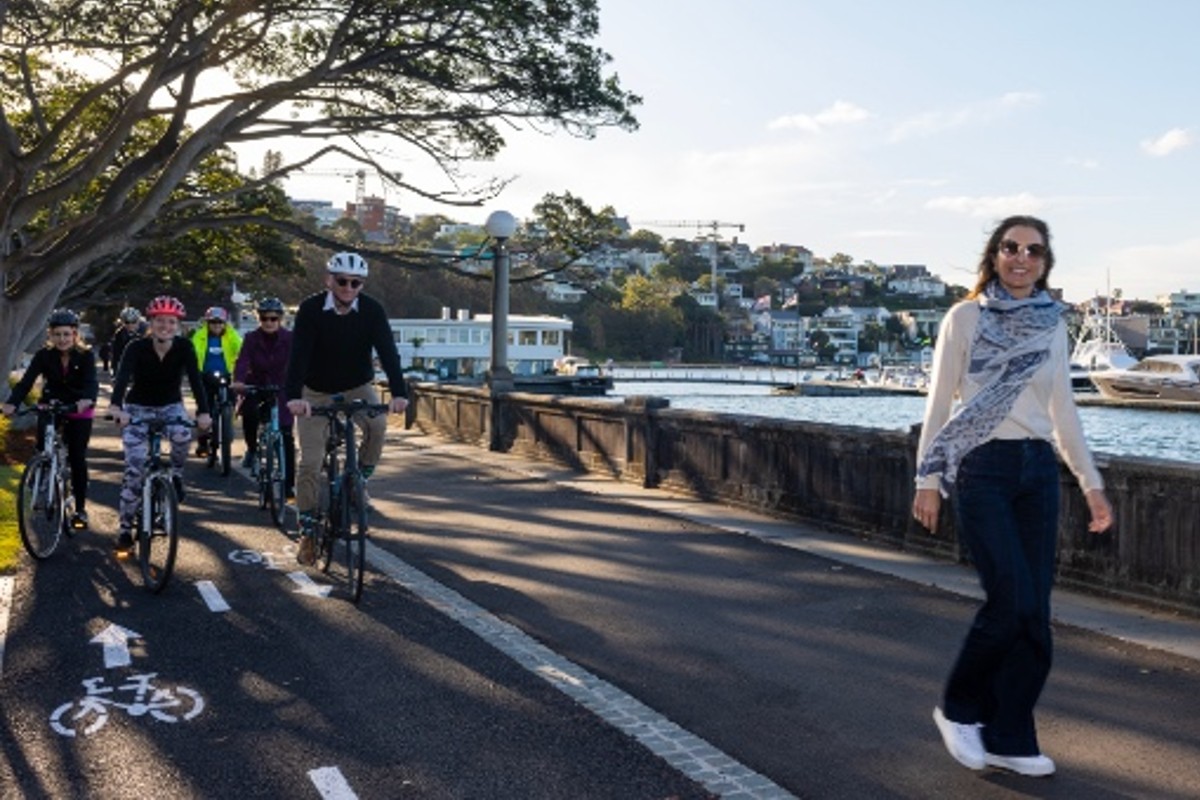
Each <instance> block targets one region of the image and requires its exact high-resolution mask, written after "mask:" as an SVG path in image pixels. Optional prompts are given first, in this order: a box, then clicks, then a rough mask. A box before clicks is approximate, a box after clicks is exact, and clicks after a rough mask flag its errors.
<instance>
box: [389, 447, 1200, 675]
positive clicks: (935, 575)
mask: <svg viewBox="0 0 1200 800" xmlns="http://www.w3.org/2000/svg"><path fill="white" fill-rule="evenodd" d="M402 437H403V441H404V442H406V443H407V444H408V445H409V446H412V447H417V448H424V449H436V450H438V451H441V452H448V453H453V454H454V455H456V456H458V457H461V458H466V459H471V460H475V461H479V462H481V463H487V464H489V465H492V466H503V467H505V468H506V469H509V470H512V471H514V472H517V473H519V474H522V475H524V476H527V477H531V478H536V479H539V480H546V481H551V482H553V483H555V484H557V485H560V486H563V487H566V488H570V489H574V490H577V491H581V492H587V493H590V494H596V495H601V496H604V497H606V498H608V499H612V500H617V501H620V502H623V503H629V504H631V505H634V506H637V507H640V508H645V509H649V510H652V511H656V512H658V513H661V514H668V515H671V516H675V517H679V518H682V519H687V520H691V521H693V522H698V523H702V524H705V525H709V526H711V527H713V528H717V529H719V530H723V531H728V532H733V533H739V534H742V535H745V536H750V537H753V538H756V539H759V540H762V541H766V542H772V543H774V544H776V545H779V546H781V547H791V548H795V549H797V550H801V551H804V552H807V553H812V554H814V555H818V556H822V557H824V558H828V559H831V560H833V561H837V562H840V563H844V564H850V565H853V566H855V567H860V568H862V569H868V570H872V571H874V572H879V573H882V574H886V575H891V576H894V577H897V578H901V579H903V580H907V581H911V582H913V583H919V584H923V585H927V586H933V587H936V588H939V589H943V590H945V591H948V592H953V593H955V594H959V595H963V596H967V597H973V598H977V599H982V598H983V592H982V590H981V589H980V588H979V584H978V582H977V580H976V577H975V573H974V571H973V570H972V569H971V568H970V567H968V566H964V565H961V564H956V563H952V562H949V561H945V560H938V559H934V558H929V557H926V556H922V555H919V554H915V553H910V552H903V551H899V550H894V549H890V548H887V547H884V546H880V545H874V544H871V543H868V542H861V541H857V540H855V539H853V538H852V537H849V536H846V535H843V534H836V533H830V532H828V531H823V530H821V529H820V528H818V527H817V526H816V525H813V524H810V523H805V522H800V521H795V520H783V519H778V518H775V517H770V516H767V515H765V514H759V513H755V512H753V511H750V510H747V509H743V508H735V507H732V506H726V505H721V504H718V503H707V502H702V501H699V500H696V499H694V498H690V497H686V496H684V495H680V494H675V493H672V492H669V491H666V490H662V489H645V488H642V487H640V486H637V485H635V484H631V483H624V482H621V481H616V480H612V479H609V478H606V477H604V476H600V475H595V474H590V473H589V474H581V473H578V472H574V471H572V470H569V469H566V468H563V467H559V466H557V465H554V464H548V463H543V462H536V461H532V460H530V459H527V458H523V457H520V456H515V455H511V454H507V453H494V452H491V451H488V450H485V449H482V448H479V447H475V446H472V445H467V444H458V443H454V442H448V441H444V440H441V439H437V438H435V437H431V436H425V435H423V434H420V433H413V432H408V433H405V434H403V435H402ZM1052 602H1053V613H1054V619H1055V621H1056V622H1057V623H1059V624H1064V625H1071V626H1074V627H1077V628H1082V629H1085V630H1090V631H1093V632H1096V633H1101V634H1104V635H1106V636H1111V637H1113V638H1116V639H1119V640H1121V641H1126V642H1130V643H1132V644H1137V645H1140V646H1143V647H1150V648H1154V649H1156V650H1162V651H1164V652H1168V653H1173V654H1175V655H1179V656H1183V657H1185V658H1190V659H1193V660H1196V661H1200V618H1196V617H1189V616H1187V615H1185V614H1182V613H1172V612H1167V611H1160V610H1155V609H1148V608H1141V607H1137V606H1134V605H1131V604H1127V603H1121V602H1116V601H1113V600H1107V599H1103V598H1099V597H1093V596H1090V595H1086V594H1083V593H1081V592H1077V591H1071V590H1068V589H1064V588H1058V589H1056V590H1055V592H1054V595H1053V601H1052Z"/></svg>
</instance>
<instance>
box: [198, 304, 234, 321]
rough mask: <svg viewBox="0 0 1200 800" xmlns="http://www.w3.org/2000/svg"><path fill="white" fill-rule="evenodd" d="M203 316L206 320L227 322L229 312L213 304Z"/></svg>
mask: <svg viewBox="0 0 1200 800" xmlns="http://www.w3.org/2000/svg"><path fill="white" fill-rule="evenodd" d="M204 318H205V319H208V320H217V321H220V322H229V312H228V311H226V310H225V309H223V308H221V307H220V306H213V307H211V308H210V309H208V311H205V312H204Z"/></svg>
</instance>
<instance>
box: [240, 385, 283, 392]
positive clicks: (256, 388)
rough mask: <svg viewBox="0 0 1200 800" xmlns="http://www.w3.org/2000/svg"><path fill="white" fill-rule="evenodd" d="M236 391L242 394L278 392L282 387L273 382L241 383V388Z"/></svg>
mask: <svg viewBox="0 0 1200 800" xmlns="http://www.w3.org/2000/svg"><path fill="white" fill-rule="evenodd" d="M238 391H240V392H241V393H243V394H279V393H280V392H281V391H283V387H282V386H279V385H277V384H274V383H263V384H253V383H243V384H242V388H241V389H239V390H238Z"/></svg>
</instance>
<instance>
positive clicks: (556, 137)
mask: <svg viewBox="0 0 1200 800" xmlns="http://www.w3.org/2000/svg"><path fill="white" fill-rule="evenodd" d="M600 19H601V34H600V38H599V40H598V44H599V45H600V46H601V47H602V48H603V49H605V50H606V51H607V52H608V53H609V54H610V55H612V57H613V63H612V64H611V65H610V66H611V69H612V70H613V71H615V72H616V73H617V74H618V75H619V76H620V78H621V82H622V84H623V86H624V87H625V88H626V89H627V90H629V91H632V92H634V93H636V94H638V95H640V96H641V97H642V98H643V100H644V102H643V104H642V105H641V106H640V107H639V108H638V110H637V112H636V114H637V117H638V119H639V121H640V123H641V124H640V128H639V129H638V130H637V131H635V132H632V133H629V132H624V131H620V130H612V129H606V130H601V131H600V132H599V134H598V135H597V136H596V137H595V138H594V139H591V140H586V139H578V138H574V137H572V136H570V135H569V134H566V133H564V132H557V133H554V134H552V135H551V134H548V133H546V132H545V131H517V132H513V133H511V134H509V135H507V137H506V138H507V139H508V147H507V148H506V149H505V151H504V152H503V153H502V154H501V155H500V156H499V157H498V158H497V159H496V160H495V161H493V162H489V163H481V164H478V165H474V166H473V168H472V173H473V174H474V175H476V176H478V177H479V179H480V180H483V179H486V178H489V177H501V178H512V179H513V180H512V183H511V184H510V185H509V186H508V187H507V188H506V190H505V191H504V193H503V194H502V195H501V196H500V197H499V198H497V199H496V200H494V201H493V202H492V203H491V204H489V205H488V206H487V207H486V208H484V209H458V208H452V207H446V206H436V205H433V204H431V203H429V202H428V201H424V200H422V199H420V198H415V197H405V196H404V195H403V194H401V195H398V196H397V195H396V194H395V193H392V194H389V195H388V201H389V203H390V204H392V205H396V206H398V207H399V208H400V211H401V213H404V214H408V215H415V214H422V213H444V214H447V215H448V216H451V217H453V218H455V219H459V220H461V221H464V222H480V223H482V221H483V219H484V218H486V216H487V213H488V212H489V211H491V210H493V209H496V208H503V209H506V210H508V211H510V212H512V213H513V214H515V215H516V216H517V217H525V216H528V215H529V214H530V213H531V211H532V209H533V206H534V205H535V204H536V203H537V202H538V201H539V200H540V199H541V198H542V197H543V196H544V195H545V194H547V193H551V192H553V193H563V192H570V193H571V194H573V195H576V196H577V197H580V198H582V199H583V200H584V201H585V202H587V203H588V204H589V205H590V206H592V207H593V208H600V207H603V206H612V207H614V208H615V209H616V211H617V212H618V213H619V214H621V215H623V216H626V217H628V218H629V219H630V221H631V222H632V223H633V224H634V226H635V227H647V228H650V229H651V230H654V231H655V232H656V233H659V234H661V235H664V236H668V237H674V236H682V237H685V238H691V236H693V235H694V234H695V233H697V232H700V233H707V232H709V231H710V230H711V228H708V227H706V228H704V229H701V230H699V231H697V228H696V227H695V226H694V225H688V226H684V227H654V226H651V225H639V224H638V223H639V222H650V221H676V220H677V221H687V222H691V221H703V222H706V223H707V222H720V223H731V224H737V225H744V226H745V229H744V231H743V232H739V231H738V230H737V228H734V227H726V226H720V227H719V228H718V230H719V232H720V233H721V235H722V236H723V237H725V238H726V239H730V238H732V237H734V236H736V237H738V239H739V241H742V242H745V243H747V244H749V245H751V246H752V247H757V246H760V245H767V244H784V243H786V244H793V245H803V246H805V247H807V248H809V249H810V250H812V251H813V253H814V254H815V255H817V256H821V257H829V256H832V255H834V254H835V253H845V254H848V255H851V256H853V257H854V259H855V260H856V261H858V262H863V261H867V260H870V261H873V262H875V263H876V264H881V265H887V264H924V265H926V266H927V267H928V268H929V270H930V271H931V272H932V273H933V274H935V275H938V276H940V277H941V278H942V279H943V280H945V281H946V282H948V283H951V284H958V285H971V284H972V283H973V282H974V274H975V269H976V265H977V264H978V261H979V255H980V252H981V250H982V248H983V244H984V242H985V240H986V238H987V236H988V234H989V233H990V232H991V230H992V228H993V227H994V225H995V224H996V223H997V222H998V221H999V220H1000V219H1002V218H1003V217H1005V216H1007V215H1009V214H1017V213H1021V214H1033V215H1036V216H1039V217H1041V218H1043V219H1045V220H1046V221H1047V222H1048V223H1049V225H1050V228H1051V233H1052V236H1053V240H1052V243H1053V247H1054V251H1055V254H1056V258H1057V263H1056V266H1055V268H1054V271H1053V273H1052V275H1051V279H1050V282H1051V285H1052V286H1055V287H1057V288H1061V289H1063V291H1064V294H1065V298H1066V299H1067V300H1068V301H1071V302H1079V301H1083V300H1086V299H1087V298H1090V297H1092V296H1094V295H1096V294H1107V293H1108V292H1109V291H1110V290H1112V291H1115V290H1117V289H1119V290H1121V292H1122V294H1123V296H1124V297H1126V298H1139V299H1147V300H1153V299H1156V298H1157V297H1159V296H1160V295H1163V294H1166V293H1168V292H1172V291H1180V290H1184V289H1187V290H1190V291H1200V47H1198V46H1197V45H1196V40H1195V37H1196V35H1197V31H1200V2H1193V0H1141V2H1127V1H1126V0H1100V2H1096V0H1041V1H1040V2H1027V1H1026V0H1014V1H1013V2H1007V3H1002V4H1001V3H981V2H962V1H961V0H959V1H955V0H819V1H812V0H740V2H732V1H730V0H600ZM239 156H240V157H242V158H243V159H246V158H248V157H253V158H258V159H259V160H260V159H261V157H260V156H258V155H255V154H242V153H239ZM337 166H338V165H337V164H334V163H331V164H330V167H331V168H335V167H337ZM397 167H398V168H399V169H401V170H402V171H403V172H404V173H405V177H406V178H407V179H412V180H415V181H427V182H428V184H422V185H429V184H436V185H439V186H440V185H441V184H438V173H436V172H435V171H434V170H432V169H431V168H430V167H429V166H428V165H426V164H424V163H422V162H420V160H419V159H418V158H417V157H415V156H414V157H413V158H412V159H405V160H403V161H401V162H397ZM373 180H374V179H373V178H371V177H369V178H368V180H367V187H366V188H367V192H368V193H375V194H378V193H379V192H380V187H379V184H378V183H377V182H375V183H373ZM286 188H287V190H288V192H289V194H291V195H293V196H294V197H306V198H311V197H322V198H325V199H330V200H334V201H335V202H337V203H338V204H339V205H340V204H341V203H344V202H346V201H349V200H352V199H353V190H354V187H353V185H352V182H350V181H345V180H342V179H339V178H337V177H319V176H314V177H304V178H293V179H290V180H289V181H288V184H287V186H286Z"/></svg>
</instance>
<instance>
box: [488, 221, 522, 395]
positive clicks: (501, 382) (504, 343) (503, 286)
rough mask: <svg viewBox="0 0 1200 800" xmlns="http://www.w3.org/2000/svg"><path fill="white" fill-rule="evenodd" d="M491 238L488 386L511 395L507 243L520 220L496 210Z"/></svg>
mask: <svg viewBox="0 0 1200 800" xmlns="http://www.w3.org/2000/svg"><path fill="white" fill-rule="evenodd" d="M483 228H484V230H486V231H487V233H488V235H489V236H491V237H492V239H493V240H494V242H495V245H494V246H493V248H492V364H491V367H490V368H489V369H488V376H487V377H488V386H489V387H490V388H491V390H492V393H493V394H496V393H499V392H511V391H512V388H513V377H512V372H511V371H510V370H509V368H508V240H509V238H511V237H512V235H513V233H515V232H516V230H517V220H516V218H515V217H513V215H512V214H510V213H508V212H507V211H493V212H492V213H491V214H489V215H488V218H487V222H485V223H484V224H483Z"/></svg>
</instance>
